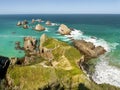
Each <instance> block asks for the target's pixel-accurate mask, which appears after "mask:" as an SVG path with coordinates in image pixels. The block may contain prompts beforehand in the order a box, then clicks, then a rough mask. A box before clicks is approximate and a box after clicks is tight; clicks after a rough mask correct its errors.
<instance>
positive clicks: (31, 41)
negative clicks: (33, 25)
mask: <svg viewBox="0 0 120 90" xmlns="http://www.w3.org/2000/svg"><path fill="white" fill-rule="evenodd" d="M36 43H37V40H36V39H35V38H33V37H25V38H24V49H25V50H29V51H34V49H35V48H36Z"/></svg>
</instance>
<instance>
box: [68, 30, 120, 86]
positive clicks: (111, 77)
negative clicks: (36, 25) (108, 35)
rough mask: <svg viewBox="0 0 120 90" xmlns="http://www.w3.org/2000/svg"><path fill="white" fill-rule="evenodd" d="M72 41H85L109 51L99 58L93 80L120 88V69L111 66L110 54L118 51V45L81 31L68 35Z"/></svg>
mask: <svg viewBox="0 0 120 90" xmlns="http://www.w3.org/2000/svg"><path fill="white" fill-rule="evenodd" d="M66 37H70V38H72V39H78V40H85V41H87V42H92V43H93V44H94V45H95V46H102V47H104V49H105V50H106V51H107V53H106V54H105V55H102V56H100V57H99V62H98V63H97V64H96V66H95V72H94V73H93V75H92V79H93V80H94V81H95V82H96V83H97V84H104V83H106V84H110V85H115V86H117V87H120V69H119V68H117V67H115V66H111V65H109V60H110V57H108V56H109V55H108V54H109V52H111V51H112V50H115V49H116V46H117V45H119V44H118V43H109V42H107V41H105V40H104V39H101V38H99V39H98V38H96V37H91V36H86V35H84V34H83V32H81V31H80V30H74V31H72V32H71V35H66Z"/></svg>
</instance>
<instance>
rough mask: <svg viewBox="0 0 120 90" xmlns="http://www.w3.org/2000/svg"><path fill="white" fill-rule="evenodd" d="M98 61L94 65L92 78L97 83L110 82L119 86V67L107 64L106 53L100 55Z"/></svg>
mask: <svg viewBox="0 0 120 90" xmlns="http://www.w3.org/2000/svg"><path fill="white" fill-rule="evenodd" d="M99 59H100V62H98V63H97V64H96V66H95V72H94V74H93V75H92V79H93V80H94V81H95V82H96V83H97V84H103V83H106V84H110V85H114V86H117V87H120V69H119V68H117V67H115V66H111V65H109V61H108V60H109V59H110V58H108V57H106V55H103V56H101V57H100V58H99Z"/></svg>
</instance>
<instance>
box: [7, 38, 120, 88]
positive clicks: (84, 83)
mask: <svg viewBox="0 0 120 90" xmlns="http://www.w3.org/2000/svg"><path fill="white" fill-rule="evenodd" d="M43 46H44V47H46V48H49V49H53V51H52V54H53V56H54V60H52V64H53V66H50V65H46V64H45V63H48V61H47V60H44V59H43V58H41V57H36V58H35V60H36V62H35V63H32V64H30V65H28V66H18V65H16V66H14V67H9V69H8V74H9V75H10V77H11V78H12V79H13V80H14V85H16V86H18V87H20V89H21V90H38V88H43V87H45V86H46V85H47V86H48V85H51V84H53V83H54V84H55V83H57V82H59V83H60V86H61V87H63V88H64V89H65V90H119V89H117V88H116V87H112V86H110V85H97V84H95V83H94V82H92V81H91V80H89V79H88V77H87V76H86V74H85V73H83V71H82V70H81V69H80V68H79V67H78V66H77V62H78V61H79V59H80V57H81V54H80V53H79V51H78V50H76V49H75V48H74V47H72V46H70V45H68V44H66V43H64V42H61V41H58V40H56V39H52V38H48V39H47V40H46V41H45V43H44V44H43ZM43 90H45V89H43ZM47 90H48V89H47ZM49 90H50V89H49ZM52 90H56V89H52Z"/></svg>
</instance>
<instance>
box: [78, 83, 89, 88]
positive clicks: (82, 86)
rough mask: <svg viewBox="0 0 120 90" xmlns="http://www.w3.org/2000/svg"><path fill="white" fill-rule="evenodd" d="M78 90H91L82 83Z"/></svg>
mask: <svg viewBox="0 0 120 90" xmlns="http://www.w3.org/2000/svg"><path fill="white" fill-rule="evenodd" d="M78 90H90V89H89V88H87V87H86V86H85V85H84V84H82V83H80V84H79V86H78Z"/></svg>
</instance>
